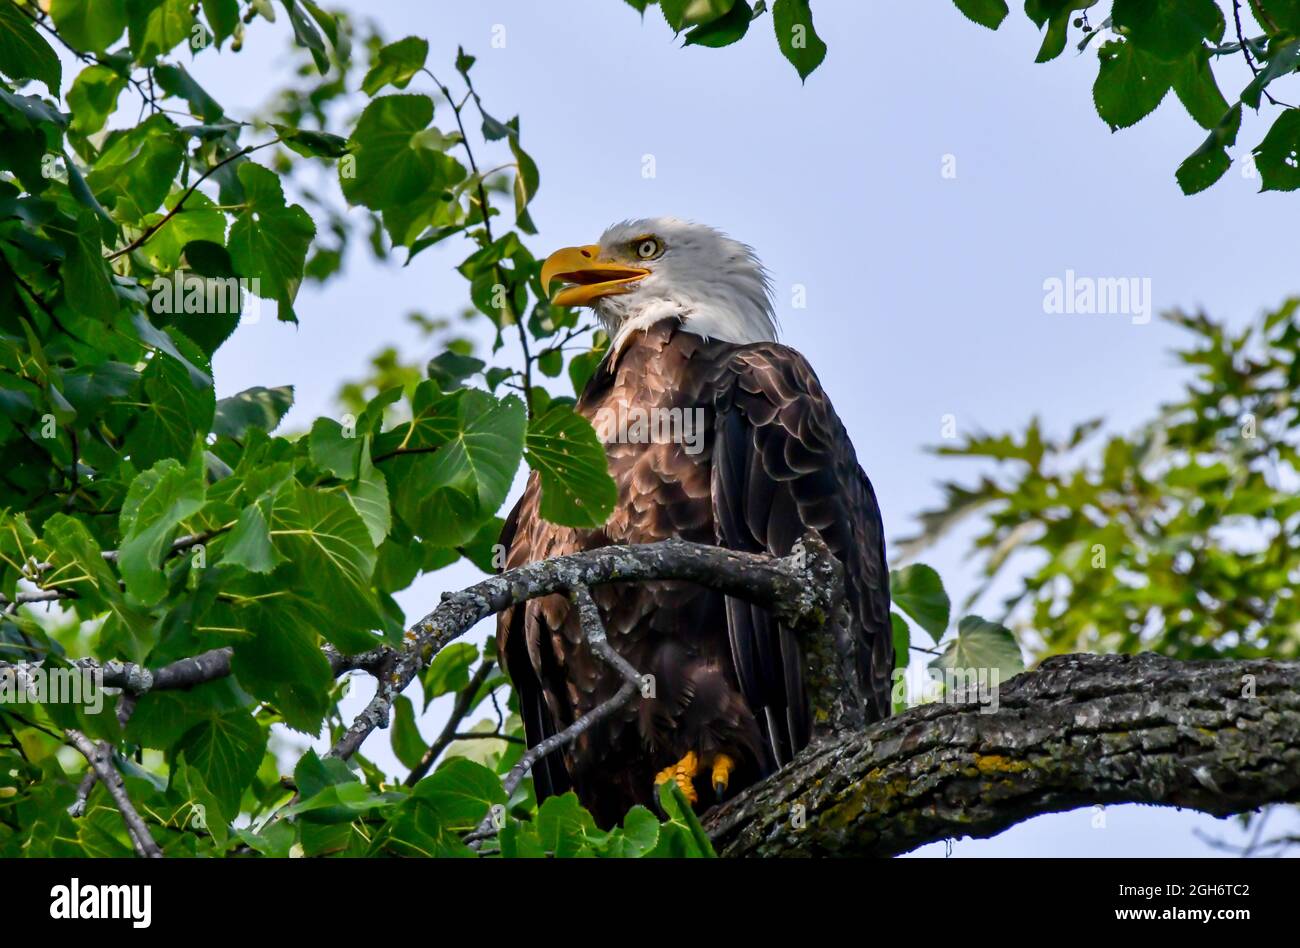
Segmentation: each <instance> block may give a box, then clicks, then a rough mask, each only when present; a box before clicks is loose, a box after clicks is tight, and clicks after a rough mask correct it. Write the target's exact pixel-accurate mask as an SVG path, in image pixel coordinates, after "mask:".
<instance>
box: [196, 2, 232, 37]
mask: <svg viewBox="0 0 1300 948" xmlns="http://www.w3.org/2000/svg"><path fill="white" fill-rule="evenodd" d="M202 2H203V15H204V16H205V17H206V18H207V21H208V27H209V28H210V29H211V30H212V35H213V38H214V39H215V40H216V43H217V48H218V49H219V48H220V47H221V44H222V43H223V42H224V41H226V40H227V39H229V38H230V37H232V36H234V35H235V30H237V29H238V28H239V0H202Z"/></svg>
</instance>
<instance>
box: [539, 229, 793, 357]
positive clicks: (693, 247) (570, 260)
mask: <svg viewBox="0 0 1300 948" xmlns="http://www.w3.org/2000/svg"><path fill="white" fill-rule="evenodd" d="M541 277H542V286H543V288H545V289H546V290H547V291H548V292H549V291H550V287H551V282H552V281H554V280H561V281H563V282H564V283H565V284H566V285H565V286H564V287H562V288H560V289H558V290H557V291H556V292H555V293H554V295H553V296H552V298H551V302H553V303H556V304H558V305H560V306H590V307H591V308H592V309H594V310H595V311H596V315H597V316H598V317H599V318H600V321H601V323H602V324H604V327H605V331H606V332H608V333H609V337H610V347H611V350H612V351H613V352H614V353H615V354H616V355H617V353H618V352H619V351H620V350H621V349H622V348H623V346H624V345H625V344H626V343H627V341H628V339H629V338H630V336H631V335H632V333H634V332H635V331H636V330H638V329H641V330H644V329H649V328H650V326H652V325H654V324H655V323H657V322H658V321H659V320H661V319H667V318H676V319H678V320H680V321H681V324H682V327H683V328H684V329H685V330H686V331H687V332H693V333H695V334H696V335H699V336H703V337H704V338H705V339H720V340H722V341H724V342H734V343H741V344H743V343H749V342H771V341H774V340H775V339H776V315H775V313H774V311H773V309H772V287H771V282H770V280H769V279H768V276H767V271H766V270H764V269H763V265H762V264H761V263H759V261H758V257H757V256H755V254H754V251H753V248H751V247H749V246H747V245H745V244H742V243H740V242H739V241H737V240H732V239H731V238H730V237H728V236H727V235H726V234H723V233H722V232H721V231H717V230H714V229H713V228H712V227H707V226H705V225H703V224H695V223H692V222H690V221H684V220H679V219H678V218H676V217H652V218H646V219H644V220H638V221H624V222H623V223H621V224H615V225H614V226H612V227H610V228H609V229H608V230H606V231H605V233H603V234H602V235H601V237H600V243H597V244H589V245H587V246H585V247H566V248H564V249H563V250H557V251H556V252H555V253H553V254H551V256H550V257H548V258H547V259H546V262H545V263H544V264H543V265H542V274H541Z"/></svg>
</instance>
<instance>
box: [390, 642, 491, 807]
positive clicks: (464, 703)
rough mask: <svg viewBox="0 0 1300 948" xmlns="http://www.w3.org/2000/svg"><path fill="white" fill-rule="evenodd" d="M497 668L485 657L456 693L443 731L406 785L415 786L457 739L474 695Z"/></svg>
mask: <svg viewBox="0 0 1300 948" xmlns="http://www.w3.org/2000/svg"><path fill="white" fill-rule="evenodd" d="M494 668H496V662H495V661H493V660H492V659H490V658H488V659H484V660H483V663H482V664H481V665H479V667H478V670H477V671H475V672H474V675H473V676H472V677H471V678H470V680H469V684H467V685H466V686H465V687H464V688H462V689H460V691H458V692H457V693H456V703H455V704H454V705H453V706H452V709H451V715H450V716H449V717H448V718H447V723H446V724H445V725H444V726H443V729H442V733H441V734H439V735H438V737H437V739H436V740H435V741H434V742H433V743H432V744H430V745H429V748H428V750H426V751H425V752H424V756H423V757H421V758H420V762H419V763H418V764H416V765H415V766H414V767H412V768H411V772H410V773H409V774H407V775H406V780H405V781H403V782H404V783H405V784H406V786H408V787H414V786H415V785H416V784H417V783H419V782H420V781H421V780H422V779H424V775H425V774H427V773H428V772H429V768H430V767H432V766H433V764H434V762H435V761H437V759H438V758H439V757H440V756H441V755H442V752H443V751H445V750H446V749H447V747H448V746H449V745H450V744H451V742H452V741H454V740H456V739H457V737H458V735H457V734H456V728H457V727H458V726H459V725H460V723H461V722H462V721H463V720H465V715H467V714H469V712H470V711H472V710H473V707H474V697H475V696H476V695H477V694H478V692H479V689H480V688H482V687H483V683H484V682H485V681H487V680H488V678H489V676H491V674H492V670H493V669H494Z"/></svg>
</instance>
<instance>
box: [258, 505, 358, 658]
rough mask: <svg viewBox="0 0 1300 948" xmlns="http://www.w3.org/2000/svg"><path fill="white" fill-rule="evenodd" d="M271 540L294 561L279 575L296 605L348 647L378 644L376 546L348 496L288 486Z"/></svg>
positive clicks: (351, 649)
mask: <svg viewBox="0 0 1300 948" xmlns="http://www.w3.org/2000/svg"><path fill="white" fill-rule="evenodd" d="M271 540H272V542H273V543H274V544H275V548H276V550H277V551H278V552H279V553H280V554H281V555H282V556H284V557H285V559H286V560H288V562H287V563H286V564H284V565H283V566H282V567H280V569H279V570H277V571H276V573H275V574H274V575H275V577H276V578H278V579H280V580H281V582H282V583H284V584H285V585H286V586H287V588H288V589H290V590H292V591H293V593H294V595H295V599H294V601H293V606H294V608H296V610H297V611H299V612H300V613H302V614H303V615H304V616H305V617H306V618H307V619H309V620H310V621H311V622H313V623H314V624H315V627H316V628H317V629H318V630H319V631H320V633H321V634H322V635H324V636H325V637H326V638H327V639H329V640H330V641H331V642H332V643H333V644H334V645H336V646H337V647H338V648H340V649H342V650H343V651H345V652H348V653H352V652H357V651H363V650H365V649H366V648H370V647H373V646H374V645H375V644H376V643H375V641H374V638H373V637H372V636H371V635H370V634H369V633H370V631H371V630H372V629H376V628H378V627H379V625H380V618H379V607H378V603H377V602H376V600H375V596H374V592H373V591H372V589H371V587H370V577H371V575H372V574H373V573H374V570H375V545H374V543H373V542H372V541H371V539H370V532H369V531H368V530H367V529H366V525H365V522H364V521H363V520H362V519H361V517H360V516H359V515H358V514H357V512H356V510H354V509H353V507H352V504H350V503H349V502H348V500H347V498H346V497H342V496H340V495H339V494H336V493H329V492H327V491H322V490H312V489H310V488H301V487H300V488H296V489H289V490H286V491H283V492H282V493H281V494H280V495H279V496H278V497H277V498H276V503H275V506H274V508H273V510H272V515H271Z"/></svg>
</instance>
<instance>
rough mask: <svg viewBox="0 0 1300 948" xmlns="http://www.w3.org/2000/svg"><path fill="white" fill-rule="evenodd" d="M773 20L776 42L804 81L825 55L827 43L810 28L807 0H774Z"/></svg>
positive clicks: (810, 17)
mask: <svg viewBox="0 0 1300 948" xmlns="http://www.w3.org/2000/svg"><path fill="white" fill-rule="evenodd" d="M772 23H773V26H774V27H775V29H776V44H777V46H779V47H780V48H781V54H782V55H783V56H785V58H786V59H788V60H790V62H791V64H793V65H794V68H795V70H796V71H797V72H798V73H799V78H800V79H801V80H807V78H808V76H809V75H810V74H811V73H812V71H813V70H814V69H816V68H817V67H818V66H820V65H821V63H822V60H823V59H825V58H826V44H825V43H823V42H822V40H821V37H820V36H818V35H817V31H816V30H815V29H813V21H812V10H811V8H810V7H809V6H808V0H776V3H774V4H773V5H772Z"/></svg>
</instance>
